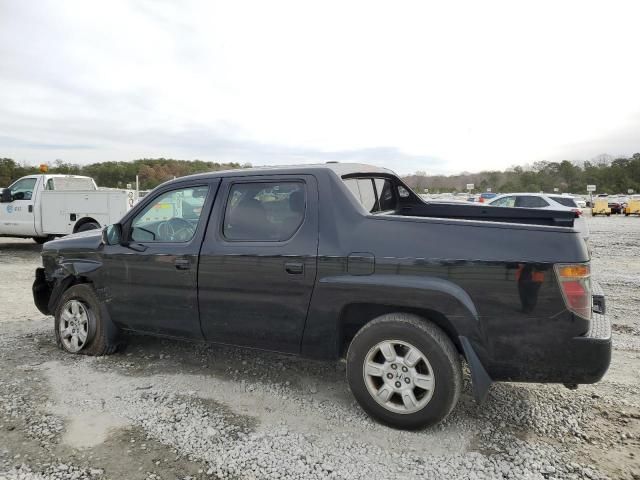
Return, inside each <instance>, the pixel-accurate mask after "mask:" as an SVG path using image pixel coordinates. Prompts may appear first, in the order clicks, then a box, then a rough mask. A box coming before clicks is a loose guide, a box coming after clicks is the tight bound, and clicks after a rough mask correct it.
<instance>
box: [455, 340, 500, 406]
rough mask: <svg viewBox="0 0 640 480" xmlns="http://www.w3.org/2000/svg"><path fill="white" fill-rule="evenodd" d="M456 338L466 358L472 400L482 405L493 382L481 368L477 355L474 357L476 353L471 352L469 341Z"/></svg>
mask: <svg viewBox="0 0 640 480" xmlns="http://www.w3.org/2000/svg"><path fill="white" fill-rule="evenodd" d="M458 338H459V339H460V343H461V344H462V349H463V350H464V356H465V357H466V358H467V363H468V364H469V370H471V383H472V385H473V398H474V399H475V400H476V402H477V403H478V404H480V405H482V403H483V402H484V399H485V398H486V396H487V392H488V391H489V387H491V384H492V383H493V380H491V377H490V376H489V374H488V373H487V371H486V370H485V369H484V367H483V366H482V362H481V361H480V359H479V358H478V355H476V352H475V351H474V350H473V347H472V346H471V342H470V341H469V339H468V338H467V337H462V336H460V337H458Z"/></svg>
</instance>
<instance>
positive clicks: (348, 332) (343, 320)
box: [338, 302, 463, 358]
mask: <svg viewBox="0 0 640 480" xmlns="http://www.w3.org/2000/svg"><path fill="white" fill-rule="evenodd" d="M388 313H410V314H413V315H416V316H418V317H420V318H421V319H423V320H424V321H428V322H431V323H433V324H434V325H436V326H437V327H439V328H440V329H441V330H442V331H444V333H445V334H446V335H447V337H449V339H450V340H451V341H452V342H453V344H454V346H455V347H456V349H457V350H458V352H459V353H463V347H462V344H461V342H460V340H459V333H458V330H457V329H456V327H455V325H454V324H453V322H452V321H451V320H450V319H449V318H447V316H446V315H444V314H443V313H441V312H439V311H438V310H435V309H433V308H427V307H412V306H407V305H399V304H381V303H373V302H367V303H350V304H348V305H345V307H344V308H343V309H342V312H341V314H340V320H339V323H338V328H339V332H338V338H339V357H340V358H344V357H345V355H346V354H347V350H348V348H349V344H350V343H351V340H353V337H355V335H356V333H358V331H360V329H361V328H362V327H364V326H365V325H366V324H367V323H369V322H371V321H373V320H375V319H376V318H378V317H380V316H382V315H385V314H388Z"/></svg>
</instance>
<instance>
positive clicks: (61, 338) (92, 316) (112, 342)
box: [55, 284, 118, 356]
mask: <svg viewBox="0 0 640 480" xmlns="http://www.w3.org/2000/svg"><path fill="white" fill-rule="evenodd" d="M55 332H56V341H57V343H58V346H59V347H60V348H62V349H63V350H65V351H67V352H69V353H82V354H86V355H98V356H99V355H108V354H110V353H113V352H115V350H116V348H117V345H118V344H117V337H118V329H117V327H116V326H115V325H114V324H113V323H112V322H111V319H110V318H109V314H108V313H107V310H106V308H105V307H104V306H103V305H101V303H100V301H99V300H98V297H97V296H96V294H95V291H94V290H93V287H91V285H88V284H80V285H74V286H72V287H70V288H69V289H67V290H66V291H65V292H64V293H63V294H62V297H61V299H60V301H59V302H58V307H57V308H56V311H55Z"/></svg>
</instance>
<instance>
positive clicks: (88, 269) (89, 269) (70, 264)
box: [32, 260, 101, 315]
mask: <svg viewBox="0 0 640 480" xmlns="http://www.w3.org/2000/svg"><path fill="white" fill-rule="evenodd" d="M100 267H101V263H100V262H96V261H92V260H76V261H73V260H67V261H62V262H60V263H58V264H57V265H56V266H55V268H54V269H53V271H52V272H51V273H50V274H48V272H47V271H46V270H45V269H44V268H37V269H36V278H35V281H34V282H33V287H32V290H33V300H34V303H35V305H36V307H37V308H38V310H40V312H41V313H43V314H44V315H53V313H54V312H55V311H56V308H57V307H58V301H59V299H60V297H61V296H62V294H63V293H64V291H65V290H66V289H67V288H69V287H70V286H71V285H73V284H75V283H81V282H83V281H86V280H83V279H86V278H90V277H91V274H92V273H93V272H95V271H96V270H97V269H99V268H100Z"/></svg>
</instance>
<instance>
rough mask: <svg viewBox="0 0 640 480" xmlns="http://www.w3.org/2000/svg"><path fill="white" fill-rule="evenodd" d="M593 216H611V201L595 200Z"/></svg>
mask: <svg viewBox="0 0 640 480" xmlns="http://www.w3.org/2000/svg"><path fill="white" fill-rule="evenodd" d="M591 215H592V216H594V217H595V216H596V215H606V216H607V217H608V216H610V215H611V209H610V208H609V200H608V199H607V198H596V199H594V200H593V207H591Z"/></svg>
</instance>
